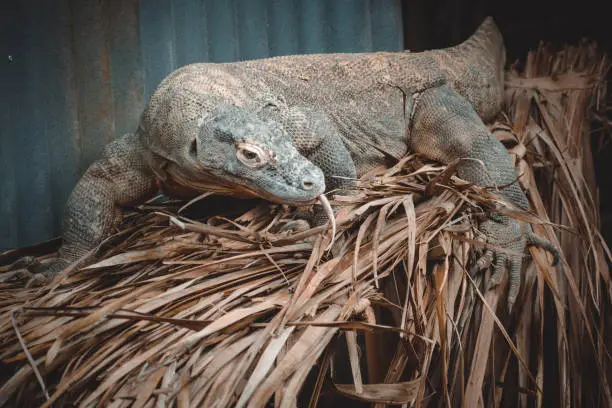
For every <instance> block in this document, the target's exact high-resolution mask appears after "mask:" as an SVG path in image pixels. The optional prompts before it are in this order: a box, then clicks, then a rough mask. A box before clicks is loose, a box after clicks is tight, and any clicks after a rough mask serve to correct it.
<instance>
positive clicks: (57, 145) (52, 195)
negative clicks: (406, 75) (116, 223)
mask: <svg viewBox="0 0 612 408" xmlns="http://www.w3.org/2000/svg"><path fill="white" fill-rule="evenodd" d="M0 38H1V39H2V41H1V42H0V250H2V249H6V248H11V247H16V246H21V245H28V244H32V243H35V242H39V241H42V240H45V239H48V238H51V237H52V236H54V235H57V234H58V233H59V231H60V224H61V214H62V212H63V207H64V204H65V202H66V199H67V197H68V195H69V193H70V191H71V190H72V188H73V186H74V184H75V183H76V180H77V179H78V177H79V175H80V174H81V173H82V172H83V171H84V170H85V169H86V168H87V166H88V165H89V164H90V163H91V162H92V161H93V160H94V159H95V158H96V157H97V156H98V155H99V153H100V151H101V149H102V148H103V146H104V145H105V144H106V143H107V142H108V141H110V140H111V139H113V138H114V137H115V136H117V135H120V134H123V133H126V132H130V131H133V130H134V129H135V128H136V126H137V122H138V117H139V115H140V113H141V112H142V109H143V107H144V104H145V103H146V101H147V99H148V97H149V96H150V95H151V93H152V92H153V91H154V90H155V87H156V86H157V84H158V83H159V82H160V81H161V79H162V78H163V77H164V76H165V75H167V74H168V73H170V72H171V71H172V70H174V69H175V68H177V67H180V66H182V65H185V64H188V63H191V62H196V61H198V62H202V61H213V62H225V61H236V60H244V59H250V58H262V57H268V56H277V55H286V54H297V53H313V52H332V51H333V52H356V51H374V50H400V49H402V20H401V3H400V0H333V1H329V0H328V1H325V0H243V1H238V0H229V1H228V0H140V1H138V0H121V1H120V0H115V1H112V0H110V1H107V0H72V1H71V0H55V1H50V0H26V1H17V0H14V1H5V2H3V4H2V5H1V6H0Z"/></svg>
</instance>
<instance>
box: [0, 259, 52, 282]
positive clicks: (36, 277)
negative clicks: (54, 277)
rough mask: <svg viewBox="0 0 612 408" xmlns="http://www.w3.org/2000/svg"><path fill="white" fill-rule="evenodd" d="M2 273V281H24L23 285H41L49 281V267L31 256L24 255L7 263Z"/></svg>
mask: <svg viewBox="0 0 612 408" xmlns="http://www.w3.org/2000/svg"><path fill="white" fill-rule="evenodd" d="M5 269H6V272H4V273H3V274H2V281H10V280H18V281H26V284H25V287H26V288H31V287H36V286H43V285H45V284H47V283H48V282H49V278H48V277H47V272H48V269H49V267H48V266H47V265H43V264H42V263H40V261H39V260H38V259H37V258H35V257H33V256H24V257H23V258H20V259H18V260H17V261H15V262H13V263H12V264H10V265H8V266H7V267H6V268H5Z"/></svg>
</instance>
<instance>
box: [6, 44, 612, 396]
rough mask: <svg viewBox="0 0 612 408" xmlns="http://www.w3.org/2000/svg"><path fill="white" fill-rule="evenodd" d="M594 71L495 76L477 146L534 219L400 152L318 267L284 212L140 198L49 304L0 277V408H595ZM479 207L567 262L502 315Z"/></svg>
mask: <svg viewBox="0 0 612 408" xmlns="http://www.w3.org/2000/svg"><path fill="white" fill-rule="evenodd" d="M607 64H608V63H607V60H606V59H605V58H604V57H603V56H601V55H600V54H598V52H597V50H596V48H595V47H594V45H592V44H581V45H580V46H578V47H568V48H566V49H564V50H562V51H559V52H555V53H553V52H551V51H549V50H548V49H546V48H545V47H540V49H539V50H537V51H536V52H532V53H530V54H529V55H528V58H527V60H526V62H525V63H524V64H523V68H522V69H521V72H520V73H519V72H518V70H517V69H516V67H512V68H511V69H510V70H509V72H508V75H507V92H506V107H505V111H504V113H503V114H502V115H500V117H499V118H498V121H497V122H496V123H494V124H491V129H492V131H493V133H494V134H495V135H496V136H497V137H498V138H500V139H501V140H502V141H503V142H504V144H505V145H506V146H507V147H508V149H509V151H510V152H511V154H512V155H513V157H514V159H515V163H516V166H517V168H518V170H519V173H520V174H521V176H520V177H519V179H518V180H517V182H520V183H521V185H522V186H523V188H525V189H526V191H527V192H528V195H529V198H530V201H531V204H532V208H533V210H532V212H531V213H519V212H516V211H514V210H512V209H511V208H510V207H507V206H505V205H504V203H503V202H502V201H501V200H500V199H499V198H498V197H497V195H496V194H495V189H493V188H479V187H476V186H472V185H469V184H467V183H465V182H463V181H462V180H459V179H457V178H456V177H455V175H454V172H453V166H449V167H444V166H441V165H439V164H437V163H434V162H429V161H425V160H423V159H422V158H420V157H418V156H415V155H410V156H407V157H405V158H404V159H403V160H401V161H400V162H398V163H396V164H394V165H393V166H392V167H389V168H380V169H377V170H375V171H372V172H371V173H370V174H368V175H366V176H364V177H363V178H362V180H360V182H359V185H358V187H357V188H356V190H355V191H354V192H353V194H351V195H347V196H336V197H335V199H334V200H333V203H334V204H335V205H337V206H338V207H339V212H338V215H337V223H338V231H337V234H336V237H335V242H334V245H333V248H332V249H331V250H330V251H327V250H326V247H327V246H328V244H329V243H330V240H331V237H330V232H329V231H328V230H327V229H326V227H317V228H314V229H310V230H306V231H302V232H300V233H297V234H293V235H291V234H281V233H279V232H278V231H279V227H280V226H282V225H283V223H284V222H286V221H287V220H289V219H291V217H292V216H293V215H294V212H295V209H293V208H287V207H284V206H271V205H269V204H268V203H265V202H248V205H247V208H246V209H242V210H240V209H234V210H233V211H230V210H228V211H226V212H225V213H223V214H220V211H218V208H217V212H215V211H214V210H213V211H210V210H209V211H199V212H198V211H194V209H193V208H188V209H186V210H181V205H183V204H184V203H176V202H172V201H164V202H158V201H156V202H151V203H148V204H147V205H144V206H142V207H140V208H138V209H137V210H136V211H134V212H133V213H131V214H130V215H129V216H128V217H127V218H126V219H125V221H124V223H123V226H122V230H121V231H119V232H117V234H116V235H115V236H113V237H112V238H111V239H109V240H108V241H107V242H106V243H104V244H103V245H101V247H100V248H98V250H97V252H96V253H95V254H91V256H90V257H89V258H88V259H85V260H84V262H83V265H81V266H74V267H72V268H69V270H67V271H65V272H64V273H62V274H61V275H60V276H59V277H58V278H57V279H56V280H55V281H54V282H52V283H51V284H49V285H47V286H45V287H42V288H35V289H23V281H21V280H19V279H18V277H19V276H20V275H19V274H15V271H12V270H9V269H11V268H10V267H6V266H5V267H2V268H3V269H1V270H2V271H4V273H2V274H1V275H0V313H1V316H2V317H1V319H0V344H1V346H0V357H1V360H2V363H1V364H2V374H1V376H0V379H1V383H0V385H1V386H2V387H1V388H0V405H2V404H3V406H20V407H27V406H45V407H48V406H73V405H74V406H82V407H85V406H111V407H124V406H134V407H152V406H159V407H161V406H178V407H201V406H205V407H225V406H239V407H260V406H265V405H266V404H274V406H280V407H291V406H295V405H298V406H317V404H318V406H326V404H327V405H329V404H332V403H338V402H339V401H340V402H343V403H347V402H351V403H354V404H358V403H360V402H361V403H363V402H367V403H371V404H375V405H376V406H382V405H381V404H384V403H390V404H407V406H413V405H427V406H461V405H463V406H467V407H472V406H516V405H517V404H518V405H520V406H573V407H579V406H589V407H592V406H612V395H611V389H610V384H609V378H612V377H610V376H609V374H610V373H611V372H612V371H611V368H610V367H611V364H610V363H611V361H610V358H611V357H610V350H609V347H608V344H609V343H608V344H607V343H606V338H611V337H610V336H612V327H611V326H612V324H611V323H610V322H611V321H612V320H611V319H610V313H611V311H612V307H611V298H612V289H611V287H610V274H609V268H608V263H609V260H610V253H609V250H608V248H607V246H606V244H605V242H603V239H602V236H601V234H600V232H599V230H598V228H599V211H598V203H597V186H596V184H595V181H594V174H593V167H592V160H593V157H592V156H593V154H592V151H591V150H592V149H591V140H590V133H589V129H590V126H589V125H590V120H591V118H592V115H591V113H592V112H594V111H596V110H597V109H600V107H601V106H604V105H605V81H604V79H605V75H606V73H607V70H608V65H607ZM224 205H225V204H224ZM242 207H244V206H242ZM493 209H495V210H496V211H505V212H508V213H510V214H512V215H513V216H516V217H520V218H522V219H524V220H526V221H530V222H532V223H533V224H534V230H535V232H536V233H537V234H539V235H541V236H544V237H546V238H548V239H550V240H552V241H553V242H555V243H556V244H557V245H558V246H559V247H560V248H561V249H562V250H563V253H564V257H563V258H564V259H563V264H564V268H563V270H562V272H561V274H559V273H557V272H558V271H557V270H556V268H554V267H552V266H550V265H551V263H552V257H551V256H550V255H549V254H546V253H544V252H542V251H541V250H539V249H531V250H530V251H531V252H530V255H531V257H526V259H525V263H524V269H523V281H522V286H521V292H520V295H519V298H518V300H517V303H516V305H515V307H514V309H513V310H512V312H511V313H508V311H507V310H506V299H505V295H506V291H507V283H506V282H503V283H502V284H501V285H500V286H498V287H495V288H492V289H488V290H487V288H486V286H485V283H486V280H487V275H486V274H485V275H484V276H483V275H476V276H471V275H470V274H469V273H468V272H467V271H468V270H469V266H470V265H471V263H470V262H473V261H474V259H476V256H477V253H478V252H479V251H482V248H483V245H482V242H481V237H480V236H479V235H478V233H477V231H475V230H474V228H473V225H474V224H475V221H476V220H477V219H478V218H479V217H481V216H482V215H483V214H486V213H487V212H488V211H491V210H493ZM211 214H218V215H215V216H210V215H211ZM10 255H11V254H10V253H6V254H4V255H3V259H4V260H6V259H8V258H9V257H10ZM13 255H14V254H13ZM49 256H52V254H48V255H45V256H42V257H41V259H43V260H44V259H46V258H48V257H49ZM13 269H14V268H13Z"/></svg>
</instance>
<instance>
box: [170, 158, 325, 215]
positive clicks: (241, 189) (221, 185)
mask: <svg viewBox="0 0 612 408" xmlns="http://www.w3.org/2000/svg"><path fill="white" fill-rule="evenodd" d="M166 172H167V175H168V176H169V178H170V179H171V180H172V182H174V183H176V184H178V185H180V186H183V187H185V188H188V189H190V190H194V191H197V192H212V193H215V194H220V195H226V196H233V197H241V198H263V199H265V200H268V201H271V202H274V203H277V204H289V205H309V204H313V203H315V202H316V201H317V200H318V198H319V196H320V195H322V194H323V191H319V192H316V191H315V192H313V193H315V194H313V195H310V194H309V195H308V196H306V194H305V195H304V198H303V199H302V198H301V197H298V195H297V194H287V195H275V194H273V193H270V192H269V191H267V190H265V189H263V188H257V187H256V186H252V185H247V184H246V182H245V180H241V179H239V178H238V177H232V176H231V175H227V174H224V175H223V176H219V175H217V174H215V173H213V172H211V171H209V170H207V169H199V171H198V175H197V177H193V176H189V175H187V174H186V173H185V172H184V171H182V170H181V169H180V168H179V167H176V166H168V167H167V168H166Z"/></svg>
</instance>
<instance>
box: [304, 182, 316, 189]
mask: <svg viewBox="0 0 612 408" xmlns="http://www.w3.org/2000/svg"><path fill="white" fill-rule="evenodd" d="M313 187H314V183H313V182H312V181H309V180H304V181H302V188H303V189H304V190H312V188H313Z"/></svg>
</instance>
